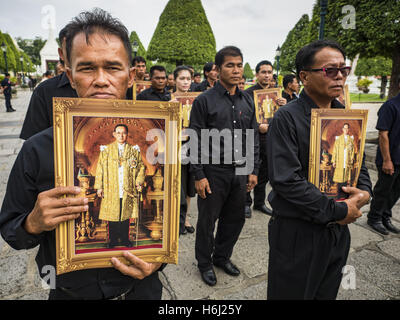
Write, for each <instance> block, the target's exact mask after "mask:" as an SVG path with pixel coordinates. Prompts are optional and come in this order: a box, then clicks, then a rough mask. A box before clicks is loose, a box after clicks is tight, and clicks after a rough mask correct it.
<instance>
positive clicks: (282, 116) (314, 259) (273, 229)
mask: <svg viewBox="0 0 400 320" xmlns="http://www.w3.org/2000/svg"><path fill="white" fill-rule="evenodd" d="M345 61H346V60H345V53H344V51H343V49H342V48H341V47H340V46H339V45H338V44H337V43H336V42H333V41H329V40H318V41H315V42H312V43H310V44H309V45H307V46H305V47H303V48H302V49H301V50H300V51H299V52H298V53H297V56H296V69H297V75H298V77H299V79H300V80H301V81H302V83H303V85H304V90H303V91H302V92H301V94H300V97H299V99H297V100H294V101H292V102H290V103H289V104H287V105H286V106H283V107H281V108H280V109H279V110H278V111H277V112H276V113H275V115H274V118H273V120H272V123H271V125H270V128H269V130H268V134H267V157H268V173H269V178H270V182H271V185H272V192H271V193H270V194H269V197H268V199H269V202H270V204H271V206H272V208H273V216H272V218H271V219H270V222H269V226H268V238H269V245H270V252H269V265H268V299H335V298H336V295H337V292H338V289H339V285H340V282H341V279H342V268H343V266H344V265H345V264H346V260H347V256H348V253H349V248H350V233H349V229H348V226H347V225H348V224H349V223H352V222H354V221H356V220H357V219H358V218H359V217H360V216H361V211H360V209H361V208H362V207H363V206H364V205H366V204H367V203H368V202H369V200H370V198H371V194H372V189H371V181H370V178H369V174H368V170H367V168H366V167H365V165H364V162H363V161H362V162H361V161H360V162H361V163H362V164H361V166H360V173H359V176H358V180H357V181H356V187H354V186H352V187H343V188H342V189H343V191H344V192H345V193H346V194H347V197H348V198H347V199H345V200H341V201H339V200H337V199H334V198H333V197H328V196H327V195H325V194H324V193H323V192H321V190H320V189H319V188H317V187H316V186H315V185H314V184H313V183H311V182H310V180H309V167H310V165H309V162H310V158H311V157H310V149H311V147H310V127H311V121H312V118H311V115H312V110H318V111H320V110H321V111H324V110H330V109H344V106H343V105H342V104H340V102H339V101H338V100H336V98H337V97H338V96H339V95H340V94H341V92H342V91H343V86H344V83H345V81H346V78H347V76H348V74H349V73H350V67H347V66H346V65H345ZM332 111H333V110H332ZM344 112H345V110H343V113H344ZM342 127H343V125H342ZM323 156H325V157H326V156H327V154H326V152H325V151H324V153H323ZM316 157H318V163H319V162H320V154H319V153H318V154H317V155H316ZM362 158H363V155H361V159H362ZM311 160H313V163H315V161H317V160H315V159H314V158H313V159H311ZM328 160H329V158H326V159H325V164H326V163H328Z"/></svg>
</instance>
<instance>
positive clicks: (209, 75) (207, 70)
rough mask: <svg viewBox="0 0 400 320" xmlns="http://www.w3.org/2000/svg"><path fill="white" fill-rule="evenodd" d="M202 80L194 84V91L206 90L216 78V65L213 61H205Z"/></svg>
mask: <svg viewBox="0 0 400 320" xmlns="http://www.w3.org/2000/svg"><path fill="white" fill-rule="evenodd" d="M203 74H204V80H203V81H202V82H200V83H199V84H198V85H196V86H195V88H194V91H196V92H200V91H206V90H208V89H210V88H212V87H213V86H214V84H215V82H216V81H217V80H218V71H217V66H216V65H215V63H214V62H207V63H206V64H205V65H204V68H203Z"/></svg>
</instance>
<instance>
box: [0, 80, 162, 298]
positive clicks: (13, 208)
mask: <svg viewBox="0 0 400 320" xmlns="http://www.w3.org/2000/svg"><path fill="white" fill-rule="evenodd" d="M47 81H49V80H47ZM53 146H54V141H53V127H50V128H48V129H46V130H43V131H41V132H40V133H38V134H36V135H34V136H33V137H31V138H29V139H28V140H27V141H25V143H24V144H23V146H22V149H21V151H20V153H19V154H18V157H17V159H16V161H15V163H14V166H13V168H12V170H11V173H10V176H9V180H8V184H7V189H6V194H5V197H4V201H3V205H2V208H1V211H0V232H1V236H2V237H3V239H4V240H5V241H6V242H7V243H8V244H9V245H10V246H11V247H12V248H14V249H16V250H21V249H31V248H34V247H36V246H37V245H39V251H38V253H37V255H36V263H37V266H38V268H39V273H40V274H41V276H42V277H44V276H46V275H47V274H48V271H42V270H43V269H42V268H43V266H45V265H50V266H54V267H55V266H56V240H55V231H54V230H53V231H50V232H43V233H41V234H39V235H32V234H29V233H27V232H26V231H25V229H24V227H23V225H24V223H25V220H26V218H27V216H28V214H29V213H30V212H31V211H32V209H33V208H34V206H35V202H36V200H37V197H38V194H39V193H40V192H43V191H46V190H49V189H52V188H54V181H55V179H54V147H53ZM42 272H44V273H42ZM151 277H152V278H149V279H148V280H147V281H158V278H157V275H154V276H151ZM141 281H142V280H136V279H133V278H131V277H129V276H125V275H123V274H122V273H120V272H119V271H118V270H116V269H114V268H99V269H88V270H80V271H74V272H69V273H65V274H62V275H58V276H57V277H56V286H57V287H64V288H67V289H71V290H72V289H73V290H74V291H79V290H80V289H81V292H83V293H82V295H83V296H86V297H88V298H89V297H90V296H91V297H92V298H96V299H100V298H102V297H105V298H107V297H115V296H118V295H120V294H122V293H124V292H126V291H128V290H129V289H130V288H132V287H135V288H136V285H138V290H139V289H140V282H141ZM148 284H149V285H150V286H151V283H148ZM99 289H100V290H99ZM147 290H151V289H147ZM88 295H90V296H88Z"/></svg>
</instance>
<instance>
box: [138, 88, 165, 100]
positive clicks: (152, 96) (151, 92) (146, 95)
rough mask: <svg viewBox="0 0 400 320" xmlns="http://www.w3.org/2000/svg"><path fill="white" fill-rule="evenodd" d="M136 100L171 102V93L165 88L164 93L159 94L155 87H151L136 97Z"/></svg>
mask: <svg viewBox="0 0 400 320" xmlns="http://www.w3.org/2000/svg"><path fill="white" fill-rule="evenodd" d="M136 100H150V101H170V100H171V92H169V91H168V90H167V88H164V91H163V92H159V91H157V90H155V89H154V88H153V87H150V88H148V89H146V90H143V91H142V92H141V93H139V94H138V95H137V97H136Z"/></svg>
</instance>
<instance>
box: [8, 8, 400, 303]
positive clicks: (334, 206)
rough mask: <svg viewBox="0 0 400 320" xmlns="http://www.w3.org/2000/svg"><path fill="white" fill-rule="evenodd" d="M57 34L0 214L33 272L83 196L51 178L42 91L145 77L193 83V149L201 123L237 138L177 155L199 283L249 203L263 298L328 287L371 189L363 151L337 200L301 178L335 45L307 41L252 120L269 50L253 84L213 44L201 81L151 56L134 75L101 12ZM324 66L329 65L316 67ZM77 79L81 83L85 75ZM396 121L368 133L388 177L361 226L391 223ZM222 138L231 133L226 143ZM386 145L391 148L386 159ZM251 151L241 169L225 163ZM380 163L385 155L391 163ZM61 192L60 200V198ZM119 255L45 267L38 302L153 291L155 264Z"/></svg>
mask: <svg viewBox="0 0 400 320" xmlns="http://www.w3.org/2000/svg"><path fill="white" fill-rule="evenodd" d="M59 39H60V40H61V48H60V50H59V54H60V61H62V64H63V65H64V68H65V72H62V73H60V74H59V75H57V76H55V77H53V78H51V79H49V80H46V81H44V82H43V83H40V84H39V85H38V86H37V87H36V88H35V90H34V91H33V94H32V97H31V101H30V104H29V108H28V112H27V115H26V118H25V121H24V124H23V128H22V131H21V135H20V137H21V138H22V139H25V140H26V142H25V143H24V145H23V147H22V149H21V151H20V153H19V155H18V157H17V160H16V162H15V164H14V166H13V169H12V171H11V173H10V177H9V182H8V186H7V191H6V195H5V198H4V202H3V206H2V209H1V213H0V231H1V235H2V237H3V238H4V239H5V241H7V242H8V243H9V244H10V245H11V246H12V247H13V248H15V249H18V250H19V249H29V248H32V247H35V246H37V245H39V246H40V249H39V252H38V255H37V258H36V261H37V263H38V267H39V270H42V267H43V266H44V265H55V263H56V262H55V231H54V230H55V228H56V227H57V225H59V224H60V223H62V222H64V221H68V220H71V219H75V218H77V217H79V215H80V212H82V210H85V208H86V207H87V199H86V200H85V199H84V198H79V197H74V196H75V195H77V194H79V190H76V189H75V188H74V187H62V188H60V187H58V188H55V187H54V161H53V129H52V126H53V110H52V108H53V106H52V98H53V97H82V98H90V97H95V93H96V92H99V91H101V92H103V93H107V94H109V96H110V97H111V98H115V99H125V98H128V99H131V98H132V89H131V88H132V84H133V83H134V81H141V80H146V79H149V80H150V81H151V87H150V88H148V89H146V90H144V91H142V92H141V93H139V94H138V95H137V99H138V100H151V101H170V100H171V99H172V98H171V92H189V91H195V92H196V91H197V92H202V93H201V94H200V95H199V96H198V97H197V98H196V99H195V100H194V102H193V105H192V110H191V113H190V124H189V128H190V129H192V130H194V131H195V132H196V133H197V137H198V139H199V143H198V145H199V148H200V146H201V145H202V144H201V141H200V140H201V139H202V135H201V133H200V132H201V130H205V129H208V130H212V129H216V130H218V131H221V130H229V132H230V133H231V135H232V141H233V140H235V139H237V138H238V137H237V134H238V132H241V135H242V136H241V137H240V138H242V141H243V142H242V145H241V147H242V148H241V150H242V152H241V153H240V152H238V150H235V148H233V145H232V142H229V141H228V140H227V141H225V140H222V141H221V142H220V143H221V148H220V153H219V154H218V155H213V157H217V158H219V159H220V160H221V161H220V162H219V164H213V162H212V159H211V154H210V159H209V160H210V161H208V162H206V163H202V161H201V159H200V155H201V154H202V152H201V151H202V150H201V149H199V158H198V159H193V158H192V159H191V160H193V161H192V162H191V163H190V164H188V165H182V175H181V176H182V181H181V208H180V234H181V235H184V234H185V233H187V232H190V233H194V232H195V233H196V240H195V244H194V250H195V257H196V260H197V266H198V268H199V272H200V275H201V278H202V280H203V281H204V282H205V283H206V284H207V285H209V286H214V285H215V284H216V283H217V278H216V275H215V272H214V266H216V267H218V268H221V269H222V270H224V271H225V272H226V273H227V274H229V275H231V276H238V275H239V274H240V270H239V268H238V267H237V266H236V265H235V264H234V263H233V262H232V261H231V256H232V252H233V250H234V246H235V244H236V242H237V240H238V237H239V235H240V233H241V230H242V228H243V225H244V223H245V220H246V217H247V218H251V215H252V211H251V205H252V203H253V202H254V205H253V209H254V210H258V211H259V212H262V213H264V214H267V215H270V216H271V218H270V220H269V224H268V241H269V247H270V249H269V250H270V251H269V265H268V299H335V298H336V295H337V292H338V289H339V285H340V282H341V277H342V273H341V271H342V268H343V266H344V265H345V264H346V260H347V256H348V253H349V247H350V234H349V229H348V224H350V223H352V222H354V221H356V220H357V219H358V218H359V217H360V216H361V211H360V210H361V208H362V207H363V206H365V205H366V204H367V203H369V201H370V200H371V197H372V194H373V192H372V185H371V181H370V178H369V174H368V170H367V168H366V167H365V165H364V162H363V165H362V167H361V172H360V176H359V179H358V184H357V187H345V188H344V189H343V190H344V192H346V193H347V194H348V197H347V199H345V200H343V201H335V199H330V198H328V197H326V196H325V195H324V194H322V193H321V192H320V191H319V189H317V188H316V187H315V186H314V185H313V184H311V183H310V182H309V181H308V166H309V143H310V120H311V117H310V115H311V110H312V109H313V108H344V106H343V105H341V104H340V103H339V101H338V100H337V99H336V98H337V97H338V96H339V95H340V88H342V89H343V86H344V83H345V81H346V77H347V76H348V73H347V71H346V70H347V69H346V68H344V66H345V63H346V56H345V52H344V51H343V49H342V48H341V47H340V46H339V45H338V44H337V43H336V42H334V41H329V40H320V41H315V42H312V43H310V44H308V45H306V46H304V47H303V48H302V49H301V50H300V51H299V52H298V54H297V56H296V69H297V74H296V75H288V76H285V77H284V78H283V87H284V88H283V92H282V96H283V98H281V99H279V100H278V104H279V105H280V106H281V107H280V108H279V110H278V111H277V112H276V114H275V115H274V117H273V120H272V121H271V122H270V123H268V124H258V123H257V119H256V114H255V112H256V111H255V107H254V98H253V94H252V92H253V91H254V90H257V89H265V88H270V87H275V86H277V79H276V77H274V71H273V66H272V64H271V62H269V61H268V60H262V61H260V63H258V64H257V66H256V84H254V85H252V86H250V87H249V88H247V89H245V88H244V86H245V85H246V82H245V79H244V77H243V55H242V52H241V50H240V49H239V48H237V47H234V46H227V47H224V48H223V49H221V50H219V51H218V52H217V54H216V56H215V60H214V61H213V62H208V63H206V64H205V65H204V69H203V75H204V79H203V81H201V75H200V74H199V73H195V72H194V70H193V67H191V66H178V67H177V68H176V70H175V71H174V72H173V73H172V74H170V75H168V74H167V72H166V70H165V68H164V67H163V66H160V65H155V66H152V67H151V69H150V70H149V74H148V76H147V74H146V61H145V59H144V58H143V57H135V58H133V57H132V50H131V45H130V42H129V36H128V32H127V29H126V28H125V27H124V26H123V25H122V23H121V22H119V20H117V19H115V18H113V17H112V16H111V15H110V14H108V13H107V12H105V11H103V10H101V9H95V10H93V11H88V12H84V13H81V14H80V15H78V16H77V17H75V18H74V19H72V21H71V22H70V23H68V24H67V25H66V26H65V27H64V28H63V29H62V30H61V32H60V34H59ZM89 40H90V41H89ZM94 52H96V54H94ZM99 52H101V55H99V54H98V53H99ZM93 57H96V59H94V58H93ZM326 68H329V69H333V70H334V72H330V73H329V76H328V75H327V73H326V71H325V70H326ZM111 69H112V71H110V70H111ZM100 74H101V75H102V77H101V79H99V76H98V75H100ZM104 75H105V76H104ZM89 77H90V81H85V80H86V78H89ZM147 77H148V78H147ZM300 83H301V84H302V85H303V90H302V91H301V92H299V84H300ZM399 100H400V96H397V97H396V98H395V99H393V100H392V101H389V102H387V104H388V105H389V107H387V109H389V110H390V111H389V112H391V114H393V115H395V117H394V118H396V117H397V118H396V119H397V121H399V120H400V119H399V117H400V103H399ZM381 110H384V109H381ZM385 110H386V109H385ZM383 112H384V111H381V113H382V117H384V116H383ZM394 118H393V121H394ZM398 123H399V122H397V124H396V125H395V126H391V122H390V121H389V120H388V119H386V121H385V122H384V124H382V125H379V130H383V131H384V132H386V133H388V132H389V133H388V134H386V137H388V139H387V145H386V144H382V146H381V150H382V154H383V169H382V170H383V171H382V172H381V176H382V177H385V179H386V180H387V181H386V180H385V182H384V186H383V185H379V186H376V188H375V191H376V192H377V194H376V197H377V198H376V200H375V206H374V207H373V208H374V209H373V213H371V214H370V216H371V221H373V222H374V223H372V224H371V225H372V226H376V225H377V224H379V227H380V224H381V223H382V219H383V223H384V225H385V227H387V229H388V230H389V231H392V232H397V233H398V232H399V230H398V229H397V228H396V227H394V226H393V225H392V224H391V222H390V210H391V207H392V206H393V205H394V203H395V202H396V201H397V199H398V197H399V185H400V183H399V179H400V178H399V177H400V169H399V165H400V154H399V144H398V141H400V139H397V140H396V137H397V138H399V125H398ZM393 128H395V129H393ZM237 129H240V130H241V131H238V130H237ZM248 129H250V130H248ZM249 132H251V133H250V135H252V137H251V138H252V139H253V141H254V144H253V146H252V148H249V147H248V145H247V144H246V143H245V141H246V138H248V137H247V136H246V135H248V134H249ZM393 138H394V139H393ZM210 139H211V138H210ZM382 141H383V140H382ZM389 141H390V147H387V146H389ZM210 142H211V141H210ZM225 143H227V144H229V143H231V144H230V145H228V146H227V147H226V148H225V145H224V144H225ZM226 150H229V151H228V153H229V154H227V153H226ZM388 154H389V157H390V155H392V158H391V159H390V160H388ZM189 157H191V155H189ZM226 159H230V161H228V162H227V161H226ZM250 161H251V162H252V165H251V166H250V168H251V170H249V171H247V172H246V174H243V173H241V174H238V172H239V171H240V169H243V168H244V167H246V166H247V165H248V164H249V162H250ZM388 161H391V163H392V166H391V167H390V168H389V162H388ZM381 168H382V165H381ZM388 168H389V169H390V172H389V171H387V170H389V169H388ZM388 172H389V173H388ZM381 176H380V179H381ZM389 176H390V179H389ZM388 180H390V181H388ZM268 181H269V182H270V184H271V186H272V192H271V193H270V194H269V195H268V201H269V204H270V208H269V207H268V206H267V205H266V198H267V197H266V191H265V186H266V184H267V182H268ZM387 185H391V186H392V187H393V193H392V195H391V202H390V204H387V203H386V202H384V201H383V200H378V191H379V190H381V191H382V190H384V189H385V186H387ZM252 190H254V201H253V199H252V196H251V191H252ZM196 194H197V208H198V220H197V223H196V226H193V225H192V224H191V223H190V221H189V220H188V218H187V214H186V213H187V210H188V206H189V203H190V199H191V198H193V197H195V196H196ZM61 196H66V199H67V200H68V201H65V199H64V200H63V201H61V200H60V199H59V198H60V197H61ZM379 201H381V202H379ZM382 201H383V202H382ZM371 210H372V209H371ZM217 220H218V226H217V230H216V233H215V232H214V231H215V226H216V222H217ZM266 228H267V226H266ZM124 254H125V258H126V259H127V260H128V261H129V262H130V265H129V266H127V265H124V264H122V263H121V262H120V261H119V260H118V259H115V258H113V259H112V263H113V265H114V268H104V269H89V270H81V271H75V272H70V273H66V274H62V275H58V276H57V282H56V283H57V286H56V288H55V289H52V290H51V291H50V299H161V294H162V285H161V282H160V280H159V276H158V272H159V271H160V270H162V269H163V268H164V267H165V265H163V264H161V263H146V262H144V261H142V260H141V259H139V258H137V257H135V256H134V255H132V254H131V253H129V252H125V253H124ZM243 259H245V257H243ZM170 267H171V268H172V267H173V266H170ZM182 281H196V280H195V279H188V280H182Z"/></svg>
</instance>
